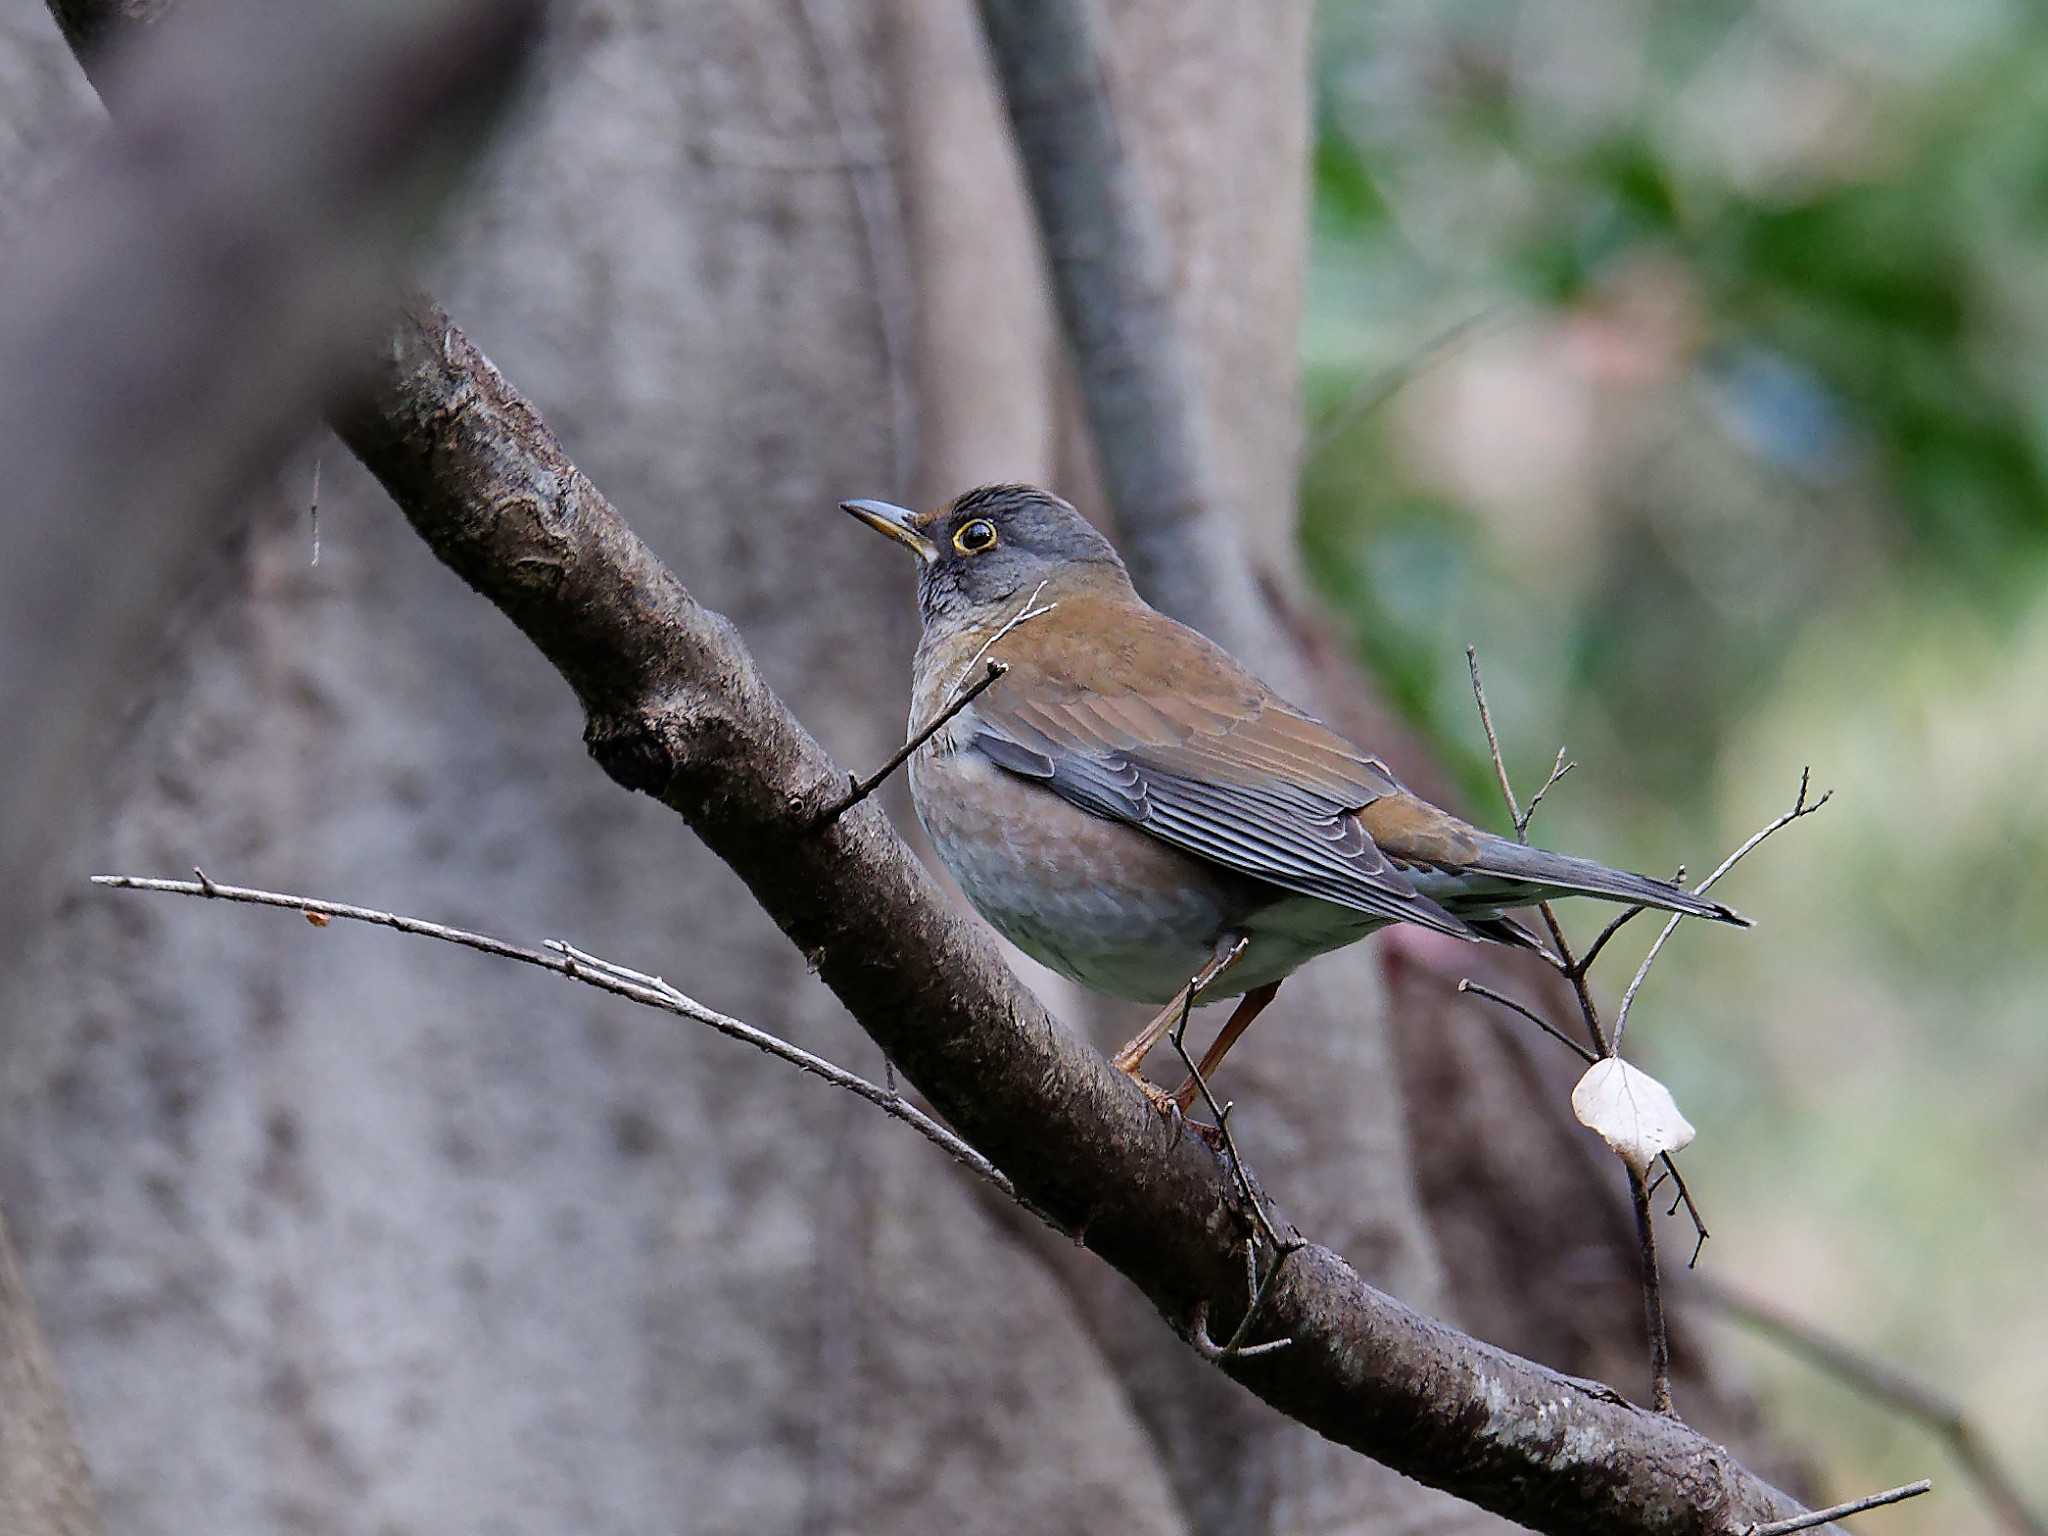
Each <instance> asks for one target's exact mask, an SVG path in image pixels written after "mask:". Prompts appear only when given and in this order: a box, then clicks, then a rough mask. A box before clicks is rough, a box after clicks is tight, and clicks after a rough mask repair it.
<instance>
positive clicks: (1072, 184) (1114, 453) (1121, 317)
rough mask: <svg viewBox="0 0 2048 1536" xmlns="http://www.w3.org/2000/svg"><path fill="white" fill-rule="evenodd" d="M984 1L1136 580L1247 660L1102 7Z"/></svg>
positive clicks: (1183, 355)
mask: <svg viewBox="0 0 2048 1536" xmlns="http://www.w3.org/2000/svg"><path fill="white" fill-rule="evenodd" d="M979 4H980V10H981V22H982V28H983V30H984V31H985V32H986V33H987V36H988V43H989V52H990V54H991V56H992V57H993V59H994V62H995V68H996V75H997V78H998V79H999V80H1000V81H1001V83H1002V89H1003V102H1004V105H1005V106H1006V107H1007V109H1008V111H1009V117H1010V126H1011V130H1012V131H1013V132H1014V133H1015V134H1016V137H1017V148H1018V151H1019V153H1020V155H1021V156H1022V159H1023V164H1024V174H1025V180H1026V183H1027V185H1028V187H1029V189H1030V193H1031V203H1032V208H1033V210H1034V212H1035V213H1036V215H1037V219H1038V228H1039V234H1040V237H1041V240H1042V242H1043V244H1044V246H1045V253H1046V260H1047V263H1048V265H1049V267H1050V268H1051V272H1052V283H1053V294H1054V297H1055V299H1056V301H1057V303H1058V306H1059V313H1060V321H1061V325H1062V328H1063V329H1064V331H1065V333H1066V337H1067V342H1068V346H1069V348H1070V349H1071V351H1072V354H1073V359H1074V370H1075V373H1076V375H1077V377H1078V380H1079V383H1080V386H1081V400H1082V406H1083V409H1084V410H1085V411H1086V413H1087V417H1088V426H1089V434H1090V436H1091V437H1092V438H1093V439H1094V444H1095V454H1096V460H1097V462H1098V463H1099V465H1100V466H1101V470H1102V479H1103V489H1104V490H1105V492H1106V493H1107V494H1108V497H1109V504H1110V507H1111V508H1112V510H1113V511H1114V512H1115V513H1116V520H1117V531H1118V533H1119V535H1120V537H1119V545H1120V547H1121V549H1122V551H1123V555H1124V558H1125V560H1126V561H1127V562H1128V563H1129V565H1130V568H1131V575H1132V578H1133V580H1134V581H1135V582H1136V583H1137V586H1138V590H1139V591H1141V592H1143V593H1144V594H1145V596H1146V597H1147V598H1148V599H1149V600H1150V601H1151V602H1152V603H1153V604H1155V605H1156V606H1158V607H1160V608H1163V609H1165V610H1166V611H1167V612H1169V613H1171V614H1172V615H1173V616H1174V617H1175V618H1177V619H1179V620H1181V621H1182V622H1183V623H1186V624H1191V625H1193V626H1194V627H1195V628H1196V629H1199V630H1201V631H1202V632H1203V633H1204V634H1206V635H1208V636H1209V637H1210V638H1212V639H1214V640H1217V641H1218V642H1220V643H1222V644H1224V645H1226V646H1229V647H1230V648H1231V649H1233V650H1237V651H1240V652H1242V651H1243V649H1244V647H1245V644H1246V640H1247V638H1248V637H1246V636H1245V635H1243V634H1240V633H1238V631H1239V630H1240V629H1241V628H1242V627H1243V623H1242V620H1243V616H1245V615H1248V614H1252V613H1256V612H1257V611H1258V610H1259V602H1258V596H1257V592H1256V589H1255V587H1254V585H1253V582H1252V576H1251V571H1250V568H1249V567H1248V566H1247V564H1246V562H1245V560H1244V556H1243V550H1242V548H1241V547H1240V542H1239V539H1238V535H1237V529H1236V526H1235V524H1234V523H1232V522H1231V520H1230V519H1229V518H1228V517H1227V516H1226V515H1225V513H1224V509H1223V507H1222V505H1221V496H1220V493H1219V491H1218V488H1217V476H1216V470H1215V466H1214V464H1213V463H1212V462H1211V459H1210V455H1209V452H1208V449H1207V447H1206V442H1207V438H1206V432H1207V421H1206V414H1207V413H1206V410H1205V408H1204V404H1203V401H1202V397H1201V389H1200V385H1199V375H1198V374H1197V372H1196V370H1195V365H1194V358H1193V357H1192V355H1191V354H1190V352H1189V349H1188V346H1187V343H1186V341H1185V339H1184V336H1183V334H1182V331H1181V328H1180V326H1179V324H1178V323H1177V321H1176V318H1175V315H1174V311H1173V299H1172V294H1173V284H1172V270H1171V264H1170V261H1169V259H1168V253H1167V245H1166V232H1165V229H1164V228H1163V227H1162V225H1161V222H1160V219H1159V215H1158V212H1157V210H1156V209H1155V208H1154V206H1153V204H1152V202H1151V200H1150V198H1148V197H1147V196H1146V193H1145V189H1144V187H1143V185H1142V182H1141V178H1140V176H1139V172H1138V167H1137V166H1136V164H1135V163H1134V162H1133V161H1132V159H1131V155H1130V152H1129V150H1128V149H1127V148H1126V147H1125V145H1124V142H1123V138H1122V135H1121V134H1120V133H1119V131H1118V128H1117V121H1116V114H1115V112H1114V110H1113V107H1112V103H1111V101H1110V97H1109V82H1108V68H1107V64H1106V61H1105V59H1104V49H1103V46H1102V40H1101V31H1102V20H1101V17H1100V15H1099V13H1098V11H1097V8H1096V4H1095V0H979Z"/></svg>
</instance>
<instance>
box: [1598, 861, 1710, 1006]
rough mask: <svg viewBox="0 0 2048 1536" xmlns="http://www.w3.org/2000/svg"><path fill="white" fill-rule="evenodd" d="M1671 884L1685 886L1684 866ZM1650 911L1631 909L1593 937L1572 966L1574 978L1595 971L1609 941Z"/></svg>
mask: <svg viewBox="0 0 2048 1536" xmlns="http://www.w3.org/2000/svg"><path fill="white" fill-rule="evenodd" d="M1671 883H1672V884H1673V885H1683V884H1685V866H1684V865H1683V864H1681V865H1679V866H1678V872H1677V873H1676V874H1674V875H1673V876H1672V877H1671ZM1649 910H1650V909H1649V908H1648V907H1630V908H1629V909H1628V910H1627V911H1625V912H1623V913H1621V914H1620V916H1618V917H1615V918H1613V919H1612V920H1611V921H1609V923H1608V924H1607V926H1606V927H1605V928H1602V929H1601V930H1600V931H1599V932H1598V933H1597V934H1595V935H1594V936H1593V942H1592V943H1591V944H1589V945H1587V946H1586V952H1585V953H1584V954H1583V955H1581V956H1579V958H1578V959H1577V960H1576V961H1574V962H1573V964H1572V966H1571V976H1572V978H1573V979H1576V978H1578V977H1581V976H1584V975H1585V974H1586V973H1587V972H1589V971H1591V970H1592V969H1593V962H1594V961H1595V960H1597V959H1599V958H1600V951H1601V950H1603V949H1605V948H1606V947H1607V941H1608V940H1609V939H1611V938H1613V937H1614V936H1615V935H1616V934H1617V933H1619V932H1621V930H1622V929H1624V928H1626V927H1627V926H1628V925H1629V924H1630V923H1632V922H1634V921H1635V920H1636V919H1637V918H1639V917H1641V916H1642V915H1643V914H1644V913H1645V912H1647V911H1649Z"/></svg>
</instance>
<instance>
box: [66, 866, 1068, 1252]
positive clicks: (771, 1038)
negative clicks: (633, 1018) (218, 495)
mask: <svg viewBox="0 0 2048 1536" xmlns="http://www.w3.org/2000/svg"><path fill="white" fill-rule="evenodd" d="M192 873H193V875H194V876H195V877H196V878H195V879H191V880H153V879H148V878H145V877H143V876H139V875H94V876H93V877H92V883H93V884H94V885H104V886H106V887H108V888H109V889H111V890H117V891H154V892H158V893H160V894H163V895H169V896H199V897H203V898H205V899H207V900H210V901H233V902H241V903H243V904H245V905H247V906H254V907H282V908H284V909H285V910H286V911H290V912H297V913H300V914H302V915H303V916H304V917H306V918H307V919H308V920H309V921H313V922H314V923H315V925H316V926H318V927H325V926H326V924H327V921H328V920H329V919H332V918H337V917H339V918H343V919H345V920H346V921H349V922H354V923H368V924H371V925H373V926H375V927H379V928H389V929H391V930H392V931H393V932H395V933H405V934H411V935H412V936H413V937H415V938H422V939H439V940H440V941H441V942H442V943H444V944H454V945H457V946H458V947H460V948H463V949H473V950H476V951H478V952H479V953H480V954H486V955H493V956H496V957H497V958H498V959H500V960H516V961H518V962H519V963H520V964H521V965H531V966H534V967H536V968H538V969H540V970H543V971H551V972H553V973H554V974H555V975H557V976H564V977H567V978H568V979H569V980H570V981H580V982H582V983H583V984H584V985H585V986H587V987H595V988H597V990H598V991H600V992H609V993H611V994H612V995H613V996H614V997H623V998H625V999H627V1000H628V1001H629V1002H635V1003H638V1004H640V1005H641V1006H642V1007H643V1008H655V1009H659V1010H660V1011H661V1012H663V1013H672V1014H674V1015H675V1016H676V1017H677V1018H682V1019H688V1020H690V1021H691V1022H692V1023H694V1024H702V1025H703V1026H705V1028H707V1029H710V1030H713V1031H715V1032H716V1033H718V1034H721V1035H724V1036H725V1037H726V1038H727V1039H731V1040H737V1041H739V1042H740V1043H741V1044H743V1045H751V1046H752V1047H754V1049H755V1050H757V1051H762V1052H764V1053H766V1054H767V1055H770V1056H773V1057H775V1058H776V1059H777V1060H779V1061H786V1062H788V1063H789V1064H790V1065H791V1066H793V1067H795V1068H796V1069H797V1070H798V1071H800V1072H808V1073H810V1074H811V1075H812V1076H813V1077H818V1078H823V1079H824V1080H825V1081H826V1082H828V1083H830V1084H831V1085H832V1086H833V1087H835V1088H843V1089H845V1090H846V1091H847V1092H848V1093H851V1094H853V1095H854V1096H856V1097H857V1098H863V1099H866V1100H867V1101H868V1102H869V1103H870V1104H872V1105H874V1106H875V1107H876V1108H877V1109H879V1110H881V1111H882V1113H884V1114H886V1115H889V1116H892V1117H893V1118H895V1119H897V1120H901V1121H902V1122H903V1123H904V1124H905V1125H907V1126H909V1127H910V1128H911V1129H912V1130H914V1131H916V1132H917V1133H918V1135H920V1136H922V1137H924V1138H925V1140H927V1141H929V1142H930V1143H932V1145H933V1146H935V1147H937V1148H938V1149H939V1150H940V1151H942V1152H944V1153H945V1154H946V1155H947V1156H948V1157H950V1158H952V1159H953V1161H955V1162H956V1163H959V1164H960V1165H961V1166H962V1167H964V1168H966V1169H968V1170H969V1171H970V1172H972V1173H974V1174H975V1175H977V1176H978V1177H980V1178H982V1179H985V1180H986V1181H987V1182H988V1183H989V1184H990V1185H991V1186H992V1187H994V1188H995V1190H996V1191H997V1192H998V1193H1000V1194H1002V1195H1005V1196H1007V1197H1008V1198H1009V1199H1012V1200H1016V1201H1018V1203H1019V1204H1022V1205H1024V1207H1025V1209H1026V1210H1030V1209H1031V1207H1030V1205H1029V1204H1028V1203H1027V1202H1025V1201H1023V1200H1022V1199H1021V1198H1020V1197H1019V1196H1018V1194H1017V1189H1016V1186H1015V1185H1013V1184H1012V1183H1011V1182H1010V1180H1009V1178H1008V1177H1007V1176H1006V1175H1005V1174H1004V1173H1003V1172H1002V1170H1001V1169H999V1168H997V1167H996V1165H995V1164H994V1163H991V1162H990V1161H989V1160H988V1159H987V1158H985V1157H983V1156H982V1155H981V1154H980V1153H979V1152H977V1151H975V1150H974V1148H973V1147H971V1146H969V1145H968V1144H967V1143H966V1142H964V1141H962V1140H961V1139H960V1138H959V1137H958V1136H956V1135H954V1134H953V1133H952V1132H951V1131H950V1130H948V1129H947V1128H946V1127H945V1126H943V1125H941V1124H939V1122H938V1121H936V1120H934V1119H933V1118H932V1117H931V1116H930V1115H928V1114H926V1113H925V1112H924V1111H923V1110H921V1109H919V1108H918V1107H917V1106H916V1105H915V1104H913V1103H911V1102H910V1100H908V1099H906V1098H905V1097H903V1095H902V1094H900V1093H898V1092H896V1091H895V1090H894V1089H893V1088H884V1087H882V1086H881V1085H880V1084H878V1083H871V1082H869V1081H868V1080H867V1079H866V1078H864V1077H862V1076H860V1075H859V1074H858V1073H854V1072H849V1071H847V1070H846V1069H845V1068H844V1067H841V1066H837V1065H835V1064H834V1063H832V1062H829V1061H827V1060H826V1059H825V1058H824V1057H822V1056H816V1055H813V1054H812V1053H811V1052H809V1051H807V1050H805V1049H804V1048H803V1047H802V1046H799V1045H792V1044H791V1043H790V1042H789V1041H787V1040H785V1039H783V1038H782V1037H781V1036H780V1035H776V1034H771V1033H769V1032H768V1031H767V1030H765V1029H759V1028H757V1027H755V1026H754V1025H752V1024H748V1023H746V1022H745V1021H743V1020H741V1019H736V1018H734V1017H732V1015H730V1014H726V1013H720V1012H719V1011H718V1010H717V1009H715V1008H707V1007H706V1006H705V1005H704V1004H702V1003H700V1002H698V1001H697V1000H696V999H695V998H694V997H691V996H689V995H688V994H687V993H684V992H680V991H678V990H677V989H676V988H674V987H672V986H670V985H669V984H668V983H667V982H666V981H664V980H662V979H661V977H659V976H650V975H648V974H646V973H645V972H643V971H634V970H628V969H627V968H626V967H625V966H623V965H618V964H615V963H614V962H612V961H610V960H606V959H603V958H601V957H599V956H597V955H592V954H586V953H585V952H584V951H582V950H580V949H578V948H576V947H575V946H574V945H573V944H568V943H565V942H563V941H562V940H560V939H549V940H547V941H546V947H545V948H544V949H530V948H528V947H527V946H526V945H524V944H514V943H512V942H511V941H510V940H509V939H500V938H494V937H492V936H491V935H490V934H487V933H477V932H474V931H472V930H471V929H467V928H451V927H449V926H448V925H447V924H445V923H431V922H428V921H427V920H426V919H424V918H418V917H405V916H402V915H400V914H399V913H396V912H384V911H380V910H378V909H377V908H375V907H361V906H355V905H352V904H350V903H348V902H341V901H325V900H322V899H321V898H319V897H317V896H294V895H292V894H290V893H289V892H285V891H258V890H252V889H250V888H249V887H247V886H240V885H222V884H221V883H220V882H219V881H217V880H209V879H208V878H207V877H206V872H205V871H204V870H200V869H195V870H193V871H192ZM1032 1214H1033V1215H1034V1216H1037V1217H1038V1218H1039V1219H1040V1220H1042V1221H1044V1220H1050V1218H1048V1217H1047V1216H1046V1215H1045V1213H1044V1212H1042V1211H1032Z"/></svg>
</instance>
